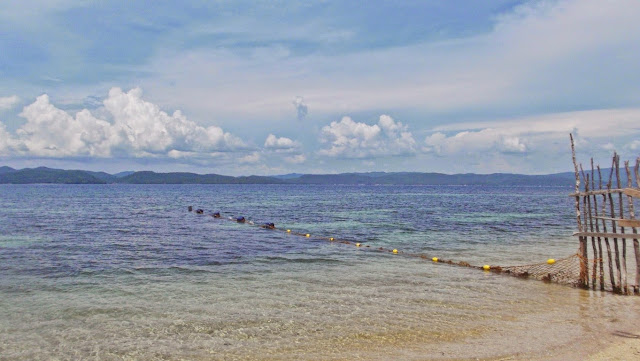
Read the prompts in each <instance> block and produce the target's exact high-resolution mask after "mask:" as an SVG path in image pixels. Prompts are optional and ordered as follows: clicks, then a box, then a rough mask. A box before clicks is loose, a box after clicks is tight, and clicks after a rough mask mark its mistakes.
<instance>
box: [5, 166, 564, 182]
mask: <svg viewBox="0 0 640 361" xmlns="http://www.w3.org/2000/svg"><path fill="white" fill-rule="evenodd" d="M573 177H574V174H573V173H572V172H565V173H555V174H546V175H526V174H511V173H494V174H473V173H466V174H444V173H418V172H393V173H387V172H370V173H340V174H286V175H278V176H240V177H233V176H225V175H220V174H196V173H187V172H172V173H156V172H151V171H140V172H121V173H116V174H109V173H106V172H91V171H85V170H65V169H52V168H46V167H38V168H24V169H14V168H11V167H6V166H4V167H0V184H39V183H40V184H46V183H56V184H115V183H122V184H369V185H375V184H379V185H504V186H571V185H573V181H574V179H573Z"/></svg>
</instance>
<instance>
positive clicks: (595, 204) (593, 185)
mask: <svg viewBox="0 0 640 361" xmlns="http://www.w3.org/2000/svg"><path fill="white" fill-rule="evenodd" d="M595 188H596V180H595V173H594V169H593V158H591V189H594V190H595ZM599 189H600V190H602V183H600V188H599ZM593 213H594V216H595V217H598V197H596V195H595V194H594V195H593ZM589 214H591V210H589ZM595 224H596V232H598V233H600V227H599V226H598V218H596V222H595ZM598 266H599V268H600V290H601V291H604V267H603V258H602V238H600V237H598ZM594 283H595V282H594Z"/></svg>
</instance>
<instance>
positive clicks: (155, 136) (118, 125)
mask: <svg viewBox="0 0 640 361" xmlns="http://www.w3.org/2000/svg"><path fill="white" fill-rule="evenodd" d="M103 104H104V108H105V110H106V113H107V114H108V115H109V117H110V118H112V122H109V121H107V120H103V119H98V118H96V117H94V116H93V115H92V113H91V112H90V111H89V110H87V109H84V110H82V111H80V112H78V113H76V114H75V116H73V115H71V114H69V113H68V112H66V111H64V110H62V109H59V108H56V107H55V106H54V105H52V104H51V103H50V101H49V97H48V96H47V95H46V94H45V95H41V96H39V97H38V98H37V99H36V101H35V102H34V103H32V104H30V105H28V106H26V107H24V109H23V111H22V113H20V116H22V117H23V118H25V119H26V123H25V124H24V125H23V126H22V127H20V128H19V129H18V130H17V131H16V134H15V136H12V135H11V134H9V133H7V132H6V131H5V130H4V127H3V128H2V131H3V132H4V133H5V134H6V137H4V136H3V138H6V139H5V140H4V141H3V143H2V144H0V146H2V147H3V149H5V152H7V150H8V149H9V150H11V151H12V152H13V153H14V154H17V155H24V156H36V157H74V156H95V157H110V156H113V155H119V156H136V157H165V156H166V157H169V158H174V159H178V158H188V157H191V156H194V157H212V156H213V155H214V154H215V153H216V152H229V151H235V150H242V149H243V148H245V147H246V146H245V144H244V142H243V141H242V140H240V139H239V138H237V137H235V136H233V135H231V134H230V133H226V132H224V131H223V130H222V129H221V128H219V127H216V126H210V127H206V128H205V127H202V126H199V125H197V124H196V123H195V122H193V121H190V120H188V119H187V118H186V117H185V116H184V115H183V114H182V113H181V112H180V111H179V110H178V111H175V112H174V113H173V114H172V115H169V114H167V113H166V112H164V111H162V110H161V109H160V108H159V107H158V106H157V105H155V104H153V103H150V102H147V101H145V100H143V99H142V91H141V90H140V89H139V88H135V89H132V90H130V91H129V92H126V93H125V92H123V91H122V90H121V89H120V88H112V89H111V90H110V91H109V96H108V97H107V98H106V99H105V100H104V102H103ZM0 149H2V148H0Z"/></svg>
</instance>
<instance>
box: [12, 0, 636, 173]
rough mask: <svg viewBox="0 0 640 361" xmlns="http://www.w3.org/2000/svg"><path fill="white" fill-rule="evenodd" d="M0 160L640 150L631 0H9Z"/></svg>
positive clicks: (337, 165)
mask: <svg viewBox="0 0 640 361" xmlns="http://www.w3.org/2000/svg"><path fill="white" fill-rule="evenodd" d="M0 7H1V11H0V164H6V165H9V166H13V167H18V168H23V167H33V166H40V165H46V166H51V167H60V168H74V169H90V170H106V171H110V172H117V171H123V170H143V169H147V170H157V171H195V172H199V173H222V174H231V175H239V174H282V173H289V172H304V173H333V172H351V171H426V172H428V171H438V172H445V173H457V172H476V173H492V172H518V173H531V174H539V173H551V172H559V171H566V170H569V169H571V163H570V161H571V160H570V157H569V153H568V133H569V132H574V134H575V135H576V138H577V148H578V152H579V156H581V157H583V158H584V159H585V160H586V158H587V157H589V156H594V157H595V158H596V160H597V161H600V162H601V163H603V164H604V163H607V162H608V157H609V155H610V154H611V152H612V151H613V150H617V151H618V152H619V153H621V154H622V156H623V157H625V158H628V159H632V158H635V157H637V156H638V155H640V66H639V65H638V64H640V25H639V24H638V22H637V19H639V18H640V2H638V1H637V0H628V1H624V0H620V1H608V2H603V1H599V0H579V1H574V0H566V1H563V0H558V1H506V0H505V1H499V0H496V1H403V2H392V1H367V2H364V1H305V2H285V1H282V2H280V1H248V2H247V1H188V2H177V1H157V2H153V3H149V4H145V3H143V2H131V1H109V2H103V1H100V2H98V1H96V2H94V1H65V0H57V1H29V0H27V1H24V0H23V1H11V0H9V1H4V2H3V4H2V5H0Z"/></svg>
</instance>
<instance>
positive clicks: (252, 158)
mask: <svg viewBox="0 0 640 361" xmlns="http://www.w3.org/2000/svg"><path fill="white" fill-rule="evenodd" d="M260 159H262V156H261V155H260V153H259V152H253V153H251V154H247V155H245V156H243V157H240V159H238V161H239V162H240V163H248V164H254V163H258V162H259V161H260Z"/></svg>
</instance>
